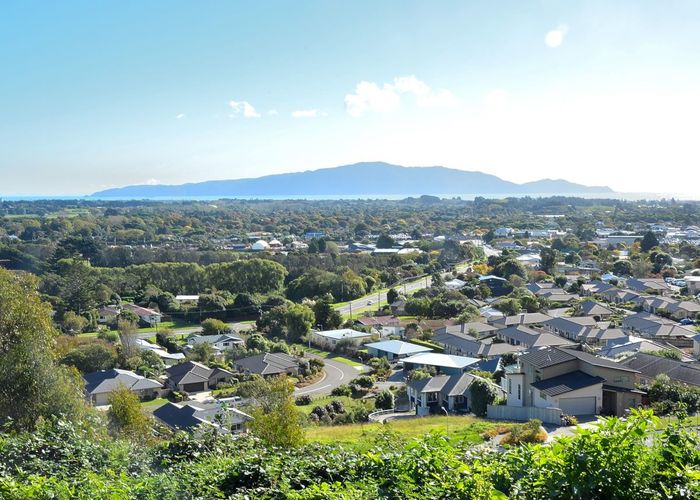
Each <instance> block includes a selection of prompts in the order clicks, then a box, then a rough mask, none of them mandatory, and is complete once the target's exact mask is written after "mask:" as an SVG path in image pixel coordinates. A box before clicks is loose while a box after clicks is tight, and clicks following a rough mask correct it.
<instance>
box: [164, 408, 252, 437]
mask: <svg viewBox="0 0 700 500" xmlns="http://www.w3.org/2000/svg"><path fill="white" fill-rule="evenodd" d="M153 416H154V417H156V418H157V419H158V420H159V421H161V422H162V423H164V424H165V425H167V426H168V427H170V428H171V429H174V430H181V431H187V432H197V431H201V430H206V429H209V428H211V429H217V430H219V431H223V432H230V433H233V434H241V433H244V432H246V431H247V428H246V426H247V423H248V421H249V420H252V418H251V417H250V416H249V415H247V414H245V413H243V412H242V411H240V410H238V409H237V408H232V407H228V406H224V405H222V404H220V403H212V404H205V403H199V402H196V401H188V402H186V403H180V404H177V403H166V404H164V405H163V406H161V407H160V408H157V409H156V410H155V411H154V412H153Z"/></svg>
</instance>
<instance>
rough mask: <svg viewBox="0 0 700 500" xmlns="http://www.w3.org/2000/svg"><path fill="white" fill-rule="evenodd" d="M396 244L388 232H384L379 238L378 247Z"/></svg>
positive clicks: (389, 246) (388, 246)
mask: <svg viewBox="0 0 700 500" xmlns="http://www.w3.org/2000/svg"><path fill="white" fill-rule="evenodd" d="M395 244H396V242H395V241H394V239H393V238H392V237H391V236H389V235H388V234H386V233H382V234H380V235H379V238H377V248H391V247H393V246H394V245H395Z"/></svg>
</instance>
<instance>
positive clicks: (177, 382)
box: [165, 361, 233, 392]
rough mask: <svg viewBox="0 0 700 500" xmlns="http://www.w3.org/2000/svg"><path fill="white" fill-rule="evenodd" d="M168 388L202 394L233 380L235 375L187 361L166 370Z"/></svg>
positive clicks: (221, 369)
mask: <svg viewBox="0 0 700 500" xmlns="http://www.w3.org/2000/svg"><path fill="white" fill-rule="evenodd" d="M165 372H166V373H167V375H168V380H167V384H168V386H169V387H170V388H171V389H173V390H176V391H181V392H201V391H208V390H210V389H215V388H216V386H217V385H218V384H219V383H220V382H227V381H229V380H231V379H232V378H233V373H231V372H229V371H227V370H224V369H223V368H209V367H208V366H205V365H203V364H201V363H197V362H196V361H187V362H186V363H181V364H179V365H174V366H171V367H170V368H166V369H165Z"/></svg>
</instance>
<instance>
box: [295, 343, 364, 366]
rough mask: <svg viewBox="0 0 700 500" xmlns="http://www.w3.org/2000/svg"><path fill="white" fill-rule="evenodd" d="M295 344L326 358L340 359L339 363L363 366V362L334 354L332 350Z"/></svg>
mask: <svg viewBox="0 0 700 500" xmlns="http://www.w3.org/2000/svg"><path fill="white" fill-rule="evenodd" d="M294 345H296V346H297V347H299V348H301V349H302V350H303V351H305V352H310V353H312V354H315V355H316V356H320V357H322V358H325V359H332V360H333V361H338V362H339V363H345V364H346V365H350V366H355V367H358V366H362V363H359V362H357V361H354V360H352V359H349V358H345V357H343V356H338V355H337V354H333V353H332V352H326V351H322V350H320V349H316V348H315V347H308V346H306V345H303V344H294Z"/></svg>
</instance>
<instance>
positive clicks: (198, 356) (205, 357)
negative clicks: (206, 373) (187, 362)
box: [187, 342, 214, 365]
mask: <svg viewBox="0 0 700 500" xmlns="http://www.w3.org/2000/svg"><path fill="white" fill-rule="evenodd" d="M187 354H188V356H187V357H188V358H189V359H191V360H193V361H199V362H200V363H204V364H205V365H206V364H208V363H209V362H210V361H211V358H212V357H214V348H213V347H212V345H211V344H210V343H208V342H200V343H199V344H195V345H194V346H193V347H192V349H190V351H189V353H187Z"/></svg>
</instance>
